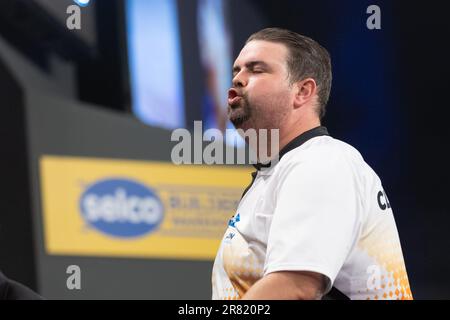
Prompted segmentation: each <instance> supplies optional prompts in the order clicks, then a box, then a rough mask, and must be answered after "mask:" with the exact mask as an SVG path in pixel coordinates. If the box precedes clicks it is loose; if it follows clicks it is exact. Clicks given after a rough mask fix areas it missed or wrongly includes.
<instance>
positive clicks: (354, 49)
mask: <svg viewBox="0 0 450 320" xmlns="http://www.w3.org/2000/svg"><path fill="white" fill-rule="evenodd" d="M74 4H75V3H74V2H73V1H69V0H1V1H0V5H1V6H2V7H1V10H0V103H1V110H2V111H3V113H2V125H1V126H0V139H1V140H0V141H1V142H2V143H1V146H2V147H1V157H0V164H1V168H2V170H1V172H2V184H1V185H0V190H1V195H2V199H1V202H0V203H1V204H0V210H1V213H0V270H2V271H3V272H4V273H5V274H6V275H8V276H9V277H10V278H12V279H15V280H17V281H20V282H22V283H24V284H26V285H28V286H30V287H31V288H33V289H35V290H37V291H38V292H39V293H41V294H42V295H43V296H45V297H47V298H60V299H80V298H85V299H95V298H96V299H103V298H113V299H114V298H125V299H127V298H138V299H209V298H210V276H211V269H212V261H213V258H214V254H215V250H216V248H217V246H218V243H219V240H220V238H221V236H222V233H223V232H224V230H225V227H226V223H227V219H228V218H229V217H231V216H232V215H233V213H234V212H233V208H234V206H235V205H236V201H238V199H239V196H240V194H241V192H242V190H243V189H244V187H245V186H246V185H247V184H248V183H249V182H250V176H249V175H248V173H249V172H250V169H248V168H242V167H232V168H230V167H227V168H223V167H220V166H219V167H213V168H209V167H208V168H206V167H200V166H197V167H194V168H191V167H188V168H180V167H176V168H174V167H173V166H171V165H170V153H171V149H172V147H173V143H171V142H170V134H171V132H172V130H173V129H175V128H187V129H190V130H192V129H193V121H194V120H203V124H204V129H207V128H219V129H221V130H225V129H226V128H231V126H230V124H229V123H228V122H227V121H226V118H225V115H226V113H225V112H226V94H227V93H226V91H227V89H228V87H229V85H230V83H231V65H232V63H233V60H234V58H235V57H236V56H237V55H238V53H239V51H240V49H241V47H242V46H243V44H244V42H245V40H246V39H247V37H248V36H249V35H250V34H251V33H253V32H255V31H257V30H259V29H261V28H264V27H269V26H278V27H284V28H289V29H292V30H294V31H296V32H299V33H301V34H305V35H308V36H310V37H312V38H313V39H315V40H317V41H318V42H319V43H321V44H322V45H323V46H325V47H326V48H327V49H328V50H329V51H330V54H331V57H332V64H333V88H332V92H331V98H330V102H329V104H328V107H327V115H326V117H325V119H324V124H325V125H326V126H327V127H328V129H329V131H330V133H331V134H332V135H333V136H335V137H337V138H339V139H341V140H344V141H346V142H348V143H350V144H352V145H353V146H355V147H356V148H357V149H358V150H360V152H361V153H362V155H363V156H364V158H365V159H366V161H367V162H368V163H369V164H370V165H371V166H372V167H373V168H374V170H375V171H376V172H377V173H378V175H379V176H380V177H381V180H382V182H383V184H384V188H385V190H386V192H387V194H388V196H389V201H390V203H391V205H392V206H393V209H394V214H395V216H396V221H397V226H398V230H399V233H400V237H401V241H402V245H403V251H404V257H405V260H406V265H407V268H408V273H409V278H410V283H411V287H412V292H413V294H414V297H415V298H416V299H448V298H450V279H449V278H448V277H447V273H448V271H449V270H450V254H449V249H448V248H449V247H450V238H449V236H448V233H447V232H448V230H449V227H450V215H449V214H450V212H449V206H448V204H447V201H446V199H447V196H448V193H449V191H450V189H449V187H448V181H449V179H450V174H449V172H450V170H449V167H448V166H449V163H450V162H449V156H448V152H447V148H448V138H449V135H448V133H447V127H446V126H447V122H448V120H447V119H448V118H447V114H448V113H447V107H448V96H447V94H448V93H447V92H446V88H447V86H448V84H449V81H448V74H449V65H450V63H449V62H448V57H449V56H450V52H449V49H448V46H447V43H446V42H447V41H448V39H449V35H450V30H449V29H450V28H449V22H448V19H447V16H446V10H445V8H444V7H443V2H441V1H427V2H426V3H425V4H421V5H413V4H411V3H408V2H406V1H403V2H401V1H366V0H360V1H349V0H348V1H331V0H330V1H325V0H318V1H315V2H311V1H308V2H306V1H299V0H292V1H289V0H278V1H269V0H93V1H90V3H89V4H88V5H87V6H85V7H80V12H81V29H80V30H69V29H68V28H67V25H66V20H67V19H68V17H69V15H70V14H68V13H67V12H66V10H67V8H68V7H69V6H70V5H74ZM372 4H376V5H378V6H380V8H381V21H382V22H381V23H382V24H381V26H382V29H381V30H368V29H367V27H366V20H367V18H368V16H369V15H368V14H367V13H366V9H367V7H368V6H369V5H372ZM229 135H230V138H233V137H234V133H229ZM236 143H237V147H241V145H240V144H241V143H240V142H239V141H237V142H236ZM232 147H233V146H230V148H232ZM117 188H119V189H120V188H122V189H121V190H125V191H126V192H128V196H130V194H134V195H135V196H141V197H144V196H147V197H150V198H151V199H154V202H152V204H151V205H152V206H154V207H152V208H158V210H160V211H158V212H160V213H161V212H162V213H161V214H160V215H156V216H154V217H153V218H154V219H153V221H151V223H150V224H147V225H146V224H145V223H137V224H134V225H133V224H128V225H127V224H122V225H120V224H114V223H111V224H109V225H108V224H101V223H96V222H95V214H96V212H98V210H106V211H107V210H115V209H114V208H115V207H114V206H115V205H116V204H117V203H119V202H120V199H122V200H123V198H124V197H125V198H126V196H124V195H123V194H122V195H121V194H115V198H112V199H111V198H108V199H106V200H105V199H104V198H102V197H104V196H105V195H108V192H110V194H114V192H115V191H117ZM121 197H122V198H121ZM101 201H104V202H103V204H104V205H105V206H106V207H108V205H110V206H112V207H113V208H112V209H111V207H108V208H100V207H99V206H100V205H99V204H98V203H100V202H101ZM105 201H106V202H108V201H109V202H108V203H106V202H105ZM114 201H119V202H114ZM105 203H106V204H105ZM119 205H120V204H118V205H117V206H119ZM142 205H143V206H144V205H149V204H148V203H147V204H142ZM96 210H97V211H96ZM106 211H105V212H106ZM93 217H94V218H93ZM89 219H93V220H89ZM89 221H91V223H90V224H89V223H88V222H89ZM93 221H94V222H93ZM155 230H156V231H155ZM70 265H78V266H79V267H80V268H81V272H82V289H81V290H68V289H67V287H66V279H67V277H68V276H69V275H68V274H67V273H66V269H67V267H68V266H70Z"/></svg>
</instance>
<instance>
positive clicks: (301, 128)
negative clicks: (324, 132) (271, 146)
mask: <svg viewBox="0 0 450 320" xmlns="http://www.w3.org/2000/svg"><path fill="white" fill-rule="evenodd" d="M320 125H321V124H320V120H319V119H317V120H312V121H308V122H307V123H302V124H300V123H297V124H296V125H295V127H292V126H291V128H290V130H289V129H285V130H280V144H279V151H281V150H282V149H283V148H284V147H285V146H286V145H287V144H288V143H289V142H291V141H292V140H294V139H295V138H296V137H298V136H299V135H301V134H302V133H304V132H306V131H308V130H311V129H314V128H316V127H319V126H320Z"/></svg>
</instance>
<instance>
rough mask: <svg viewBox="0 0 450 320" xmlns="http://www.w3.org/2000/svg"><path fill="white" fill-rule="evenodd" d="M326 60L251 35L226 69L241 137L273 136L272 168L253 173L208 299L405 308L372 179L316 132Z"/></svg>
mask: <svg viewBox="0 0 450 320" xmlns="http://www.w3.org/2000/svg"><path fill="white" fill-rule="evenodd" d="M331 78H332V77H331V62H330V57H329V54H328V52H327V51H326V50H325V49H324V48H323V47H321V46H320V45H319V44H318V43H316V42H315V41H314V40H312V39H310V38H308V37H305V36H302V35H299V34H297V33H294V32H291V31H288V30H283V29H278V28H269V29H264V30H261V31H259V32H257V33H255V34H253V35H252V36H251V37H250V38H249V39H248V40H247V42H246V45H245V46H244V48H243V49H242V51H241V52H240V54H239V56H238V58H237V59H236V61H235V64H234V67H233V87H232V88H231V89H230V90H229V110H228V115H229V118H230V120H231V122H233V124H234V125H235V127H236V128H238V129H243V130H247V129H256V130H260V129H279V161H278V162H277V163H276V164H274V165H268V166H264V165H256V168H257V172H256V173H255V174H254V175H253V181H252V184H251V186H250V187H249V188H248V189H247V190H246V192H244V195H243V197H242V199H241V201H240V203H239V206H238V208H237V211H236V214H235V216H234V217H233V218H232V219H231V220H230V222H229V227H228V229H227V231H226V233H225V236H224V238H223V240H222V243H221V246H220V248H219V251H218V253H217V257H216V260H215V263H214V267H213V274H212V284H213V299H322V298H332V299H340V298H344V299H345V298H349V299H375V300H376V299H412V294H411V291H410V287H409V281H408V276H407V273H406V268H405V264H404V260H403V254H402V250H401V246H400V241H399V237H398V232H397V228H396V225H395V221H394V217H393V213H392V209H391V207H390V204H389V201H388V198H387V196H386V193H385V191H384V190H383V187H382V184H381V181H380V179H379V177H378V176H377V175H376V174H375V172H374V171H373V170H372V169H371V168H370V167H369V166H368V165H367V164H366V163H365V162H364V160H363V158H362V156H361V155H360V153H359V152H358V151H357V150H355V149H354V148H353V147H351V146H350V145H348V144H346V143H344V142H341V141H339V140H337V139H334V138H332V137H330V136H329V134H328V132H327V129H326V128H325V127H323V126H321V118H322V117H323V116H324V114H325V106H326V104H327V101H328V97H329V94H330V89H331Z"/></svg>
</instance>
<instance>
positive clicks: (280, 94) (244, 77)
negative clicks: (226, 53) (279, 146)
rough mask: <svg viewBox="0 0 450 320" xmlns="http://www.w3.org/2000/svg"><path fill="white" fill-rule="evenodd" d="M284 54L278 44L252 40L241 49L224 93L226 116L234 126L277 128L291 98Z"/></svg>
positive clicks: (291, 88) (286, 113)
mask: <svg viewBox="0 0 450 320" xmlns="http://www.w3.org/2000/svg"><path fill="white" fill-rule="evenodd" d="M287 57H288V49H287V48H286V47H285V46H284V45H283V44H280V43H274V42H268V41H262V40H253V41H250V42H249V43H248V44H246V45H245V47H244V48H243V49H242V51H241V52H240V54H239V56H238V58H237V59H236V61H235V63H234V66H233V87H232V88H231V89H230V90H229V92H228V116H229V118H230V121H231V122H232V123H233V124H234V126H235V127H236V128H237V129H243V130H247V129H249V128H254V129H256V130H259V129H281V126H282V124H283V123H284V121H285V119H286V117H287V116H288V115H289V111H290V109H291V108H290V107H291V106H292V104H293V99H294V91H293V86H291V85H290V82H289V79H288V75H289V74H288V66H287Z"/></svg>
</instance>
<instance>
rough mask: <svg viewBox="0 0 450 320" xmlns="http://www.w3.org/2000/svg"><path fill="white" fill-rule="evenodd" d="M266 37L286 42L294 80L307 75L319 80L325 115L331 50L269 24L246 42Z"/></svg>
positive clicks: (290, 77) (329, 87)
mask: <svg viewBox="0 0 450 320" xmlns="http://www.w3.org/2000/svg"><path fill="white" fill-rule="evenodd" d="M252 40H264V41H269V42H276V43H281V44H284V45H285V46H286V47H287V48H288V50H289V57H288V60H287V64H288V70H289V79H290V81H291V83H294V82H296V81H300V80H303V79H306V78H313V79H314V80H315V81H316V84H317V88H318V92H317V96H318V104H319V105H318V110H317V111H318V115H319V117H320V118H322V117H323V116H324V115H325V107H326V105H327V102H328V98H329V96H330V91H331V80H332V75H331V59H330V54H329V53H328V51H327V50H326V49H325V48H324V47H322V46H321V45H320V44H318V43H317V42H316V41H314V40H313V39H311V38H308V37H306V36H303V35H300V34H298V33H296V32H293V31H290V30H286V29H280V28H266V29H263V30H261V31H258V32H256V33H254V34H252V35H251V36H250V37H249V38H248V40H247V42H246V44H247V43H249V42H250V41H252Z"/></svg>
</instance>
